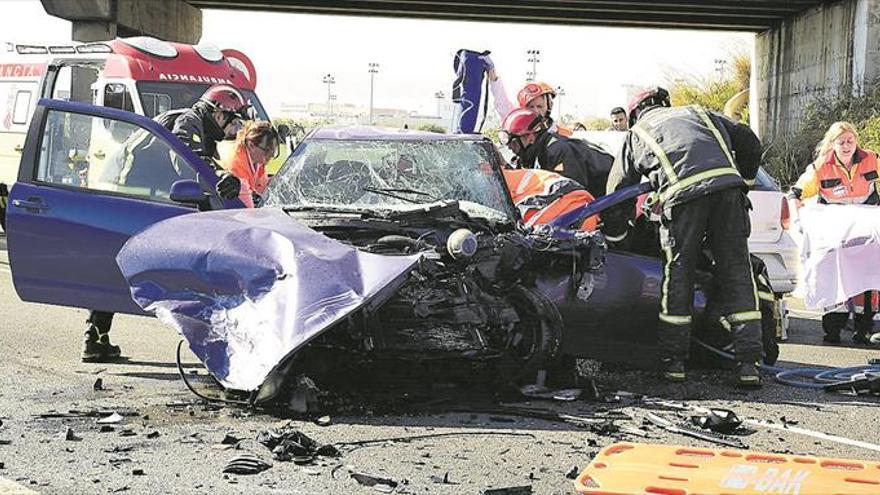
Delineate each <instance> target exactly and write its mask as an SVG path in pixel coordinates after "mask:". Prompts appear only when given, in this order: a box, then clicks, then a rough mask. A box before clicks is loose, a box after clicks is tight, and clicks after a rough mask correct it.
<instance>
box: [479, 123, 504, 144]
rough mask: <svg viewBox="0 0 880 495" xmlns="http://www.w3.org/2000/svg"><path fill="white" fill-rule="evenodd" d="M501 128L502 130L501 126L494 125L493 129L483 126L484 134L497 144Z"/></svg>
mask: <svg viewBox="0 0 880 495" xmlns="http://www.w3.org/2000/svg"><path fill="white" fill-rule="evenodd" d="M500 130H501V128H499V127H493V128H491V129H486V128H483V131H482V134H483V135H484V136H486V137H488V138H489V139H491V140H492V142H493V143H495V144H496V145H497V144H499V143H498V131H500Z"/></svg>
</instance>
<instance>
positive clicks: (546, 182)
mask: <svg viewBox="0 0 880 495" xmlns="http://www.w3.org/2000/svg"><path fill="white" fill-rule="evenodd" d="M502 172H503V174H504V182H506V183H507V189H508V190H509V191H510V197H511V199H512V200H513V204H514V205H516V208H517V209H518V210H519V212H520V215H521V216H522V219H523V223H525V225H526V226H528V227H532V226H535V225H542V224H546V223H550V222H552V221H553V220H555V219H556V218H557V217H559V216H560V215H564V214H565V213H568V212H570V211H573V210H575V209H577V208H581V207H583V206H584V205H586V204H587V203H589V202H591V201H593V195H592V194H590V193H589V192H588V191H586V190H585V189H584V187H583V186H581V185H580V184H578V183H577V182H575V181H573V180H572V179H569V178H567V177H563V176H562V175H559V174H557V173H555V172H549V171H547V170H539V169H528V168H526V169H523V168H519V169H505V170H502ZM597 223H598V218H597V216H596V215H594V216H591V217H589V218H587V219H585V220H584V221H583V222H582V223H581V224H580V225H578V226H577V228H578V229H579V230H584V231H589V230H596V225H597Z"/></svg>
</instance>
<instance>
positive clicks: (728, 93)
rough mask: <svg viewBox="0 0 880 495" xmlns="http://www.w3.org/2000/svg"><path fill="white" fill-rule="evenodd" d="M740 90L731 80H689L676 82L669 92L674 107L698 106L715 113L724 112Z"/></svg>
mask: <svg viewBox="0 0 880 495" xmlns="http://www.w3.org/2000/svg"><path fill="white" fill-rule="evenodd" d="M739 91H740V90H739V89H738V88H737V86H736V82H735V81H733V80H732V79H724V80H717V79H714V80H713V79H711V78H696V77H694V78H691V80H682V81H678V82H677V83H675V84H674V85H673V86H672V89H670V90H669V95H670V97H671V98H672V104H673V105H674V106H679V105H700V106H702V107H705V108H708V109H710V110H715V111H716V112H721V111H723V110H724V104H725V103H727V100H729V99H730V98H731V97H733V95H735V94H736V93H738V92H739Z"/></svg>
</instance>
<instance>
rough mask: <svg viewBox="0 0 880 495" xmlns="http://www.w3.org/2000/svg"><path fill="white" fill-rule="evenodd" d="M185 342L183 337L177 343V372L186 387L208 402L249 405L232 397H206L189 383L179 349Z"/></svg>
mask: <svg viewBox="0 0 880 495" xmlns="http://www.w3.org/2000/svg"><path fill="white" fill-rule="evenodd" d="M184 342H186V340H184V339H180V342H178V343H177V372H178V373H179V374H180V379H181V380H183V384H184V385H186V388H188V389H189V391H190V392H192V393H193V394H194V395H195V396H196V397H198V398H199V399H202V400H203V401H205V402H208V403H221V404H235V405H239V406H249V405H250V403H248V402H245V401H240V400H232V399H223V398H220V397H208V396H207V395H204V394H202V393H199V392H198V391H197V390H196V389H195V388H193V386H192V385H191V384H190V383H189V380H187V378H186V373H184V372H183V363H182V361H181V360H180V349H181V348H182V347H183V343H184Z"/></svg>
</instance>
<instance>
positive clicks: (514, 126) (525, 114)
mask: <svg viewBox="0 0 880 495" xmlns="http://www.w3.org/2000/svg"><path fill="white" fill-rule="evenodd" d="M546 130H547V121H546V120H545V119H544V117H543V116H541V115H538V112H536V111H534V110H531V109H529V108H517V109H516V110H514V111H512V112H510V113H509V114H507V117H504V123H502V124H501V130H500V131H499V132H498V140H499V141H500V142H501V144H502V145H507V144H508V143H510V142H511V141H512V140H514V139H518V138H520V137H521V136H523V135H525V134H531V133H533V132H537V133H542V132H544V131H546Z"/></svg>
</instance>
